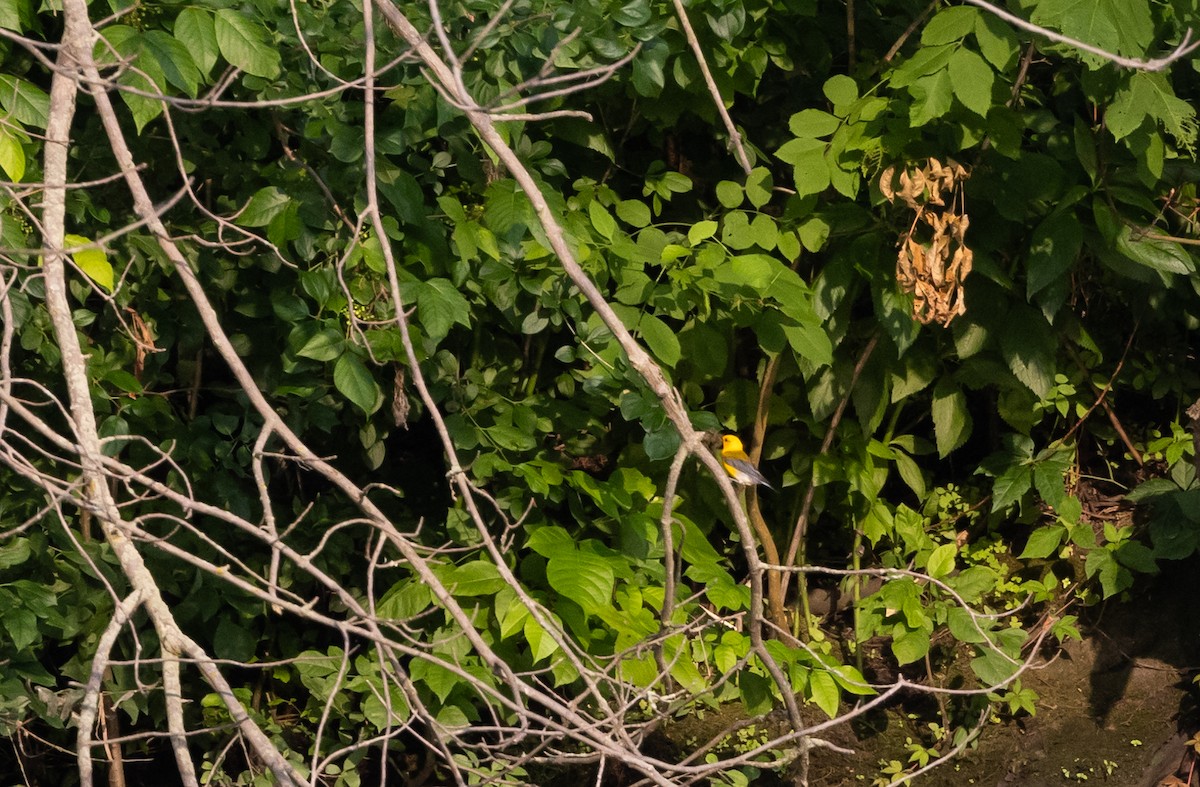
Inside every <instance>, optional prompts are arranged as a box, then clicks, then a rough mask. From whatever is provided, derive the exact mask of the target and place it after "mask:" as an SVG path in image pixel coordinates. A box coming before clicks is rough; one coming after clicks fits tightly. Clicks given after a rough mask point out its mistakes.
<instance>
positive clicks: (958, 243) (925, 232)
mask: <svg viewBox="0 0 1200 787" xmlns="http://www.w3.org/2000/svg"><path fill="white" fill-rule="evenodd" d="M969 177H971V173H970V172H969V171H968V170H967V168H966V167H964V166H963V165H961V164H959V163H958V162H956V161H954V160H953V159H947V160H946V163H945V164H942V162H940V161H938V160H937V159H934V158H931V159H929V161H928V163H926V164H925V166H924V167H921V168H919V169H917V168H911V169H905V170H900V172H899V174H897V171H896V168H895V167H888V168H887V169H885V170H884V171H883V174H882V175H880V177H879V190H880V191H881V192H883V196H885V197H887V198H888V200H890V201H891V202H895V201H896V200H897V199H899V200H901V201H903V202H904V204H905V205H907V206H908V207H909V208H911V209H912V210H913V211H914V212H915V213H916V215H915V216H913V221H912V225H911V226H910V227H909V229H908V232H905V233H904V234H903V235H902V236H901V237H900V252H899V254H897V255H896V281H897V282H899V283H900V286H901V287H902V288H903V289H904V291H905V292H910V293H912V294H913V316H914V317H916V318H917V319H918V320H920V321H921V322H922V323H925V324H928V323H931V322H937V323H940V324H942V325H949V324H950V322H951V321H952V320H953V319H954V318H955V317H957V316H958V315H960V314H963V313H965V312H966V310H967V305H966V301H965V300H964V298H963V290H962V282H963V279H965V278H967V274H968V273H970V272H971V262H972V258H973V256H974V255H973V254H972V252H971V250H970V249H968V248H967V245H966V240H965V237H966V234H967V227H968V226H969V225H970V217H968V216H967V211H966V205H965V202H964V198H963V192H962V184H963V181H965V180H966V179H967V178H969Z"/></svg>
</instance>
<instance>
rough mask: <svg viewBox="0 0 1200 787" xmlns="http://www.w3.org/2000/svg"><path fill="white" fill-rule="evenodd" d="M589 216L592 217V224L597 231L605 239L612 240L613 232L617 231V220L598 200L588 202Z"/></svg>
mask: <svg viewBox="0 0 1200 787" xmlns="http://www.w3.org/2000/svg"><path fill="white" fill-rule="evenodd" d="M588 218H590V219H591V222H592V226H593V227H595V228H596V232H598V233H600V236H601V237H602V238H604V239H605V240H612V237H613V233H614V232H616V231H617V220H616V219H614V218H613V217H612V215H611V214H610V213H609V212H608V211H607V210H605V209H604V206H603V205H601V204H600V203H599V202H597V201H596V200H592V201H591V202H589V203H588Z"/></svg>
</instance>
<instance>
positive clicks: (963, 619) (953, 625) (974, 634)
mask: <svg viewBox="0 0 1200 787" xmlns="http://www.w3.org/2000/svg"><path fill="white" fill-rule="evenodd" d="M980 622H983V623H984V624H985V625H986V621H977V620H976V619H975V618H973V617H972V616H971V612H970V611H969V610H966V609H963V608H962V607H951V608H950V609H949V611H948V612H947V613H946V627H947V628H948V629H950V634H951V636H953V637H954V638H955V639H956V640H958V641H959V642H965V643H968V644H970V645H980V644H982V643H984V642H987V641H988V639H987V635H986V634H984V633H983V632H982V631H980V630H979V629H980Z"/></svg>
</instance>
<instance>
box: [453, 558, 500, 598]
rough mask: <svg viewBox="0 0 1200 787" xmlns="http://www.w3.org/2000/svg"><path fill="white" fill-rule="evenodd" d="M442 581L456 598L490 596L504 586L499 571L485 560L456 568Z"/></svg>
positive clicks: (473, 561) (474, 561)
mask: <svg viewBox="0 0 1200 787" xmlns="http://www.w3.org/2000/svg"><path fill="white" fill-rule="evenodd" d="M443 581H444V582H445V583H446V586H447V588H448V589H449V590H450V592H451V593H453V594H454V595H456V596H490V595H492V594H494V593H496V592H497V591H499V590H500V589H501V588H503V587H505V586H506V583H505V581H504V578H503V577H501V576H500V570H499V569H497V568H496V566H495V564H493V563H491V562H489V561H487V560H472V561H471V562H470V563H464V564H462V565H461V566H457V567H456V568H455V569H454V571H453V573H451V574H450V576H449V577H446V578H445V579H444V580H443Z"/></svg>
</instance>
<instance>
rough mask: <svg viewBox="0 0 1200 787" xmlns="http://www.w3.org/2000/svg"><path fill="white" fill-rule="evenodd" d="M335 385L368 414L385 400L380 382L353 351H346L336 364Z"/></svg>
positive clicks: (334, 369)
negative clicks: (376, 380)
mask: <svg viewBox="0 0 1200 787" xmlns="http://www.w3.org/2000/svg"><path fill="white" fill-rule="evenodd" d="M333 385H334V387H336V388H337V389H338V391H339V392H340V393H341V394H342V396H345V397H346V398H347V399H349V400H350V401H351V402H353V403H354V404H355V405H356V406H357V407H358V409H360V410H362V411H363V412H364V413H366V414H367V415H370V414H371V413H373V412H375V411H376V410H378V409H379V405H380V403H381V402H382V400H383V392H382V391H381V390H380V389H379V384H378V383H377V382H375V378H374V377H372V376H371V372H369V371H368V370H367V367H366V366H364V365H363V362H362V361H360V360H359V359H358V356H356V355H354V354H353V353H345V354H344V355H342V357H341V358H338V360H337V363H336V364H334V366H333Z"/></svg>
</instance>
